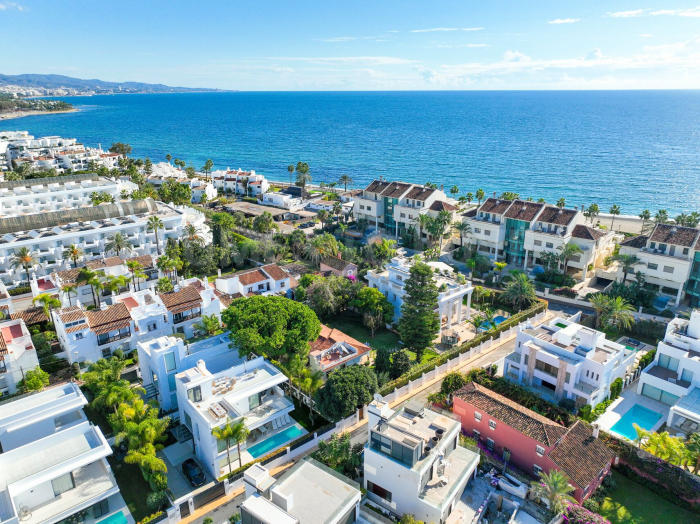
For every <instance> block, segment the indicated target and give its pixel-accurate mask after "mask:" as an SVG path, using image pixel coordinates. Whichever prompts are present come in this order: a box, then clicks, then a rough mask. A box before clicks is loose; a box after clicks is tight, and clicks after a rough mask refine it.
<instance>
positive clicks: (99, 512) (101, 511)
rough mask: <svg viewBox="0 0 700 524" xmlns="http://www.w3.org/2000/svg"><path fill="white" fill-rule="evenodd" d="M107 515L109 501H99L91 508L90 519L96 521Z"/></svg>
mask: <svg viewBox="0 0 700 524" xmlns="http://www.w3.org/2000/svg"><path fill="white" fill-rule="evenodd" d="M107 513H109V499H108V498H107V499H104V500H101V501H99V502H98V503H97V504H95V505H94V506H93V507H92V517H93V518H95V519H98V518H100V517H104V516H105V515H106V514H107Z"/></svg>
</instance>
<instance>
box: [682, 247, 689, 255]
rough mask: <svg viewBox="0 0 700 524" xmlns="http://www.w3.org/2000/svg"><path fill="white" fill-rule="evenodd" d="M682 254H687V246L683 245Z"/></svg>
mask: <svg viewBox="0 0 700 524" xmlns="http://www.w3.org/2000/svg"><path fill="white" fill-rule="evenodd" d="M683 254H684V255H687V254H688V248H687V247H684V248H683Z"/></svg>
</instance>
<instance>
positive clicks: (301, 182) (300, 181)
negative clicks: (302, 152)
mask: <svg viewBox="0 0 700 524" xmlns="http://www.w3.org/2000/svg"><path fill="white" fill-rule="evenodd" d="M308 182H311V175H310V174H309V164H307V163H306V162H298V163H297V180H296V184H297V185H298V186H299V187H300V188H301V190H302V191H304V189H305V188H306V184H307V183H308Z"/></svg>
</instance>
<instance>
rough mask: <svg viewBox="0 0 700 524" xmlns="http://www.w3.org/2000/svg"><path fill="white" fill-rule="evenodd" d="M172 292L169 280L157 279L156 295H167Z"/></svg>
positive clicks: (171, 284)
mask: <svg viewBox="0 0 700 524" xmlns="http://www.w3.org/2000/svg"><path fill="white" fill-rule="evenodd" d="M172 290H173V283H172V281H171V280H170V279H169V278H165V277H163V278H161V279H158V282H157V283H156V292H157V293H169V292H170V291H172Z"/></svg>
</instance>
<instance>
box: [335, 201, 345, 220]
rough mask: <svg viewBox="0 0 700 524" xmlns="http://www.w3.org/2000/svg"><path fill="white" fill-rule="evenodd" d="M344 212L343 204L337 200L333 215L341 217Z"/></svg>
mask: <svg viewBox="0 0 700 524" xmlns="http://www.w3.org/2000/svg"><path fill="white" fill-rule="evenodd" d="M342 213H343V204H341V203H340V202H335V203H334V204H333V215H334V216H336V217H339V216H340V215H341V214H342Z"/></svg>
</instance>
